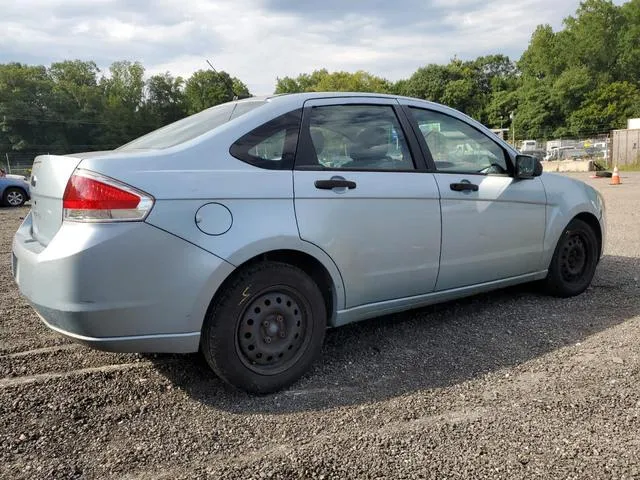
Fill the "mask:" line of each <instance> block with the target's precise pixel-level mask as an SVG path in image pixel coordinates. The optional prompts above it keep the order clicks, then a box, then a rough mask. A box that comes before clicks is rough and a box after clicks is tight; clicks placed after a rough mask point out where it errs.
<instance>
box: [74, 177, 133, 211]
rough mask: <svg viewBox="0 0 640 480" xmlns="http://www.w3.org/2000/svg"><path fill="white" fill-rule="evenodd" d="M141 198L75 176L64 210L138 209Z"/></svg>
mask: <svg viewBox="0 0 640 480" xmlns="http://www.w3.org/2000/svg"><path fill="white" fill-rule="evenodd" d="M139 203H140V197H139V196H138V195H134V194H133V193H129V192H127V191H125V190H121V189H119V188H116V187H113V186H111V185H107V184H106V183H103V182H99V181H98V180H94V179H93V178H88V177H81V176H79V175H73V176H72V177H71V179H70V180H69V183H67V188H66V189H65V191H64V197H63V199H62V206H63V208H73V209H80V210H111V209H118V208H136V207H137V206H138V204H139Z"/></svg>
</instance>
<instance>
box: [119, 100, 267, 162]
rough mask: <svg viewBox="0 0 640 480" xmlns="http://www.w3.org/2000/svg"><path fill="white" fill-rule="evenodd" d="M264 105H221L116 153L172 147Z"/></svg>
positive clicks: (249, 102)
mask: <svg viewBox="0 0 640 480" xmlns="http://www.w3.org/2000/svg"><path fill="white" fill-rule="evenodd" d="M265 103H266V102H265V101H263V100H262V101H257V100H251V101H247V100H244V101H240V102H228V103H223V104H221V105H217V106H215V107H211V108H208V109H206V110H203V111H201V112H198V113H196V114H194V115H191V116H188V117H186V118H183V119H181V120H178V121H177V122H173V123H170V124H169V125H166V126H164V127H162V128H159V129H158V130H154V131H153V132H150V133H147V134H146V135H143V136H142V137H139V138H136V139H135V140H132V141H131V142H129V143H126V144H124V145H122V146H121V147H119V148H117V149H116V151H127V150H143V149H161V148H169V147H173V146H175V145H178V144H180V143H183V142H186V141H188V140H191V139H193V138H196V137H198V136H200V135H202V134H204V133H207V132H209V131H211V130H213V129H214V128H216V127H219V126H220V125H223V124H224V123H226V122H228V121H229V120H231V119H233V118H236V117H239V116H240V115H243V114H245V113H247V112H249V111H251V110H253V109H254V108H257V107H259V106H260V105H264V104H265Z"/></svg>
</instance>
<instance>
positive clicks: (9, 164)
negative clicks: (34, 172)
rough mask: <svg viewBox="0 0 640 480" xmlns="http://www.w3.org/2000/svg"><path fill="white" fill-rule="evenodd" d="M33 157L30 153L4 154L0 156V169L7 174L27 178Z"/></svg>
mask: <svg viewBox="0 0 640 480" xmlns="http://www.w3.org/2000/svg"><path fill="white" fill-rule="evenodd" d="M35 157H36V156H35V155H33V154H32V153H22V152H11V153H8V152H4V153H2V154H1V156H0V168H2V169H3V170H4V171H5V172H7V173H12V174H14V175H24V176H25V177H28V176H29V175H30V174H31V167H32V166H33V160H34V158H35Z"/></svg>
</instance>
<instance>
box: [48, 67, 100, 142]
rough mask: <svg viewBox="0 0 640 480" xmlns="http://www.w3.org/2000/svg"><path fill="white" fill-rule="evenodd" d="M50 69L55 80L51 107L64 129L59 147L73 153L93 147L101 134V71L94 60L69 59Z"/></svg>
mask: <svg viewBox="0 0 640 480" xmlns="http://www.w3.org/2000/svg"><path fill="white" fill-rule="evenodd" d="M48 72H49V76H50V78H51V81H52V83H53V100H52V104H51V105H50V106H49V107H50V108H51V110H52V111H54V112H55V116H56V118H57V119H58V121H59V128H60V135H59V139H58V142H57V143H58V145H57V146H58V147H59V148H58V149H59V150H61V151H72V152H73V151H81V150H86V149H87V148H91V147H93V146H94V145H95V143H96V141H97V138H98V136H99V134H100V122H101V118H100V114H101V112H102V95H101V90H100V88H99V86H98V78H97V76H98V73H99V72H100V70H99V69H98V67H97V65H96V64H95V63H94V62H91V61H89V62H84V61H81V60H67V61H63V62H57V63H53V64H51V66H50V67H49V70H48Z"/></svg>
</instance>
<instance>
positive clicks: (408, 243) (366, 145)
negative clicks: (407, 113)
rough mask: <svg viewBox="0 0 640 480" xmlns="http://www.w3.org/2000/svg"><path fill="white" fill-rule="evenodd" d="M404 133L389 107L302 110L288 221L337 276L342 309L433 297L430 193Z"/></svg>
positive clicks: (389, 103)
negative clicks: (325, 257)
mask: <svg viewBox="0 0 640 480" xmlns="http://www.w3.org/2000/svg"><path fill="white" fill-rule="evenodd" d="M407 133H409V134H407ZM411 133H412V132H411V127H410V126H409V124H408V122H407V120H406V117H404V114H403V112H402V111H401V109H400V106H399V104H398V102H397V101H396V100H393V99H387V98H377V97H368V98H362V97H360V98H358V97H338V98H328V99H314V100H310V101H307V102H306V103H305V107H304V111H303V121H302V128H301V132H300V141H299V144H298V149H297V153H296V159H295V168H294V196H295V212H296V218H297V222H298V228H299V232H300V237H301V238H302V239H303V240H305V241H308V242H311V243H313V244H315V245H317V246H319V247H320V248H322V249H323V250H324V251H325V252H326V253H328V254H329V255H330V256H331V258H332V259H333V261H334V262H335V263H336V265H337V267H338V269H339V270H340V273H341V275H342V278H343V280H344V286H345V294H346V305H345V308H352V307H358V306H363V305H367V304H372V303H376V302H383V301H387V300H394V299H399V298H405V297H410V296H414V295H421V294H425V293H428V292H431V291H433V289H434V288H435V283H436V279H437V274H438V263H439V257H440V240H441V239H440V233H441V229H440V203H439V198H438V188H437V185H436V181H435V178H434V175H433V174H432V173H428V172H426V166H425V165H424V163H423V164H422V165H421V164H420V163H419V161H421V156H420V155H418V154H417V153H418V151H419V148H420V147H419V146H418V144H417V140H416V138H415V136H413V135H412V134H411Z"/></svg>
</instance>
